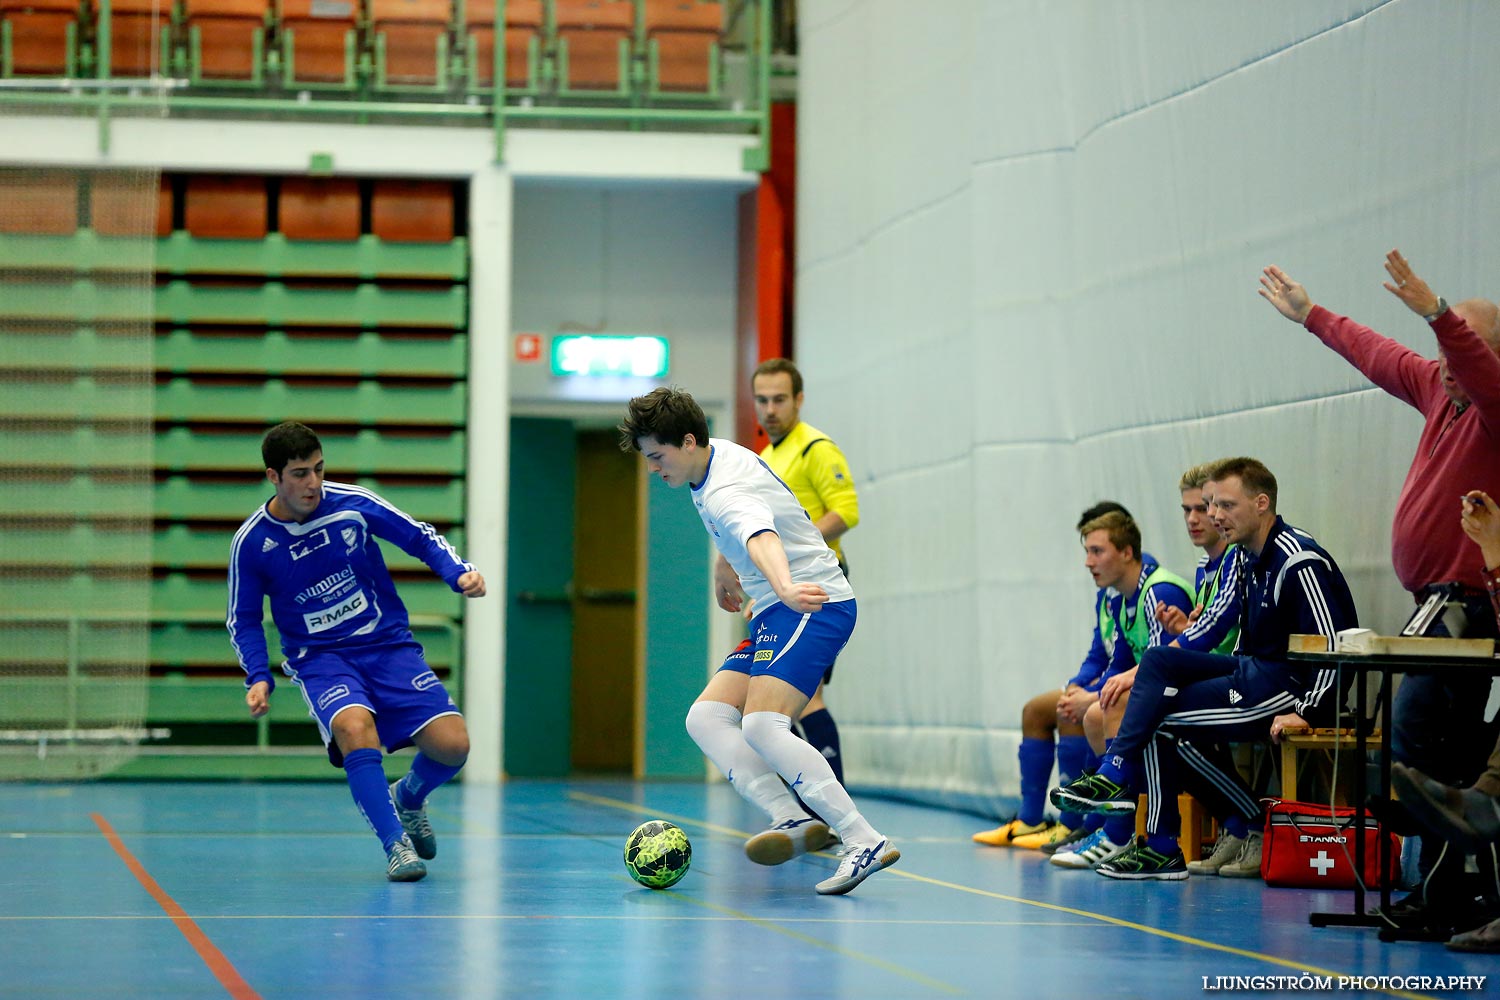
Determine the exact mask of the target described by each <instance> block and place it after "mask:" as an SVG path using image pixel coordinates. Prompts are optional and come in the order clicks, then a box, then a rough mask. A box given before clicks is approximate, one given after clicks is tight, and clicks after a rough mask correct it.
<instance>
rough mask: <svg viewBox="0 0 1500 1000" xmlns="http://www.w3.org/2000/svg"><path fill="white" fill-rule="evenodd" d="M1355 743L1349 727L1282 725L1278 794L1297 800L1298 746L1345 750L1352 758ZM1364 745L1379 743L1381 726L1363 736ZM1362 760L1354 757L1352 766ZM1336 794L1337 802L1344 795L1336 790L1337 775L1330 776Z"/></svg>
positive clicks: (1360, 763) (1313, 748) (1304, 748)
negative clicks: (1283, 726)
mask: <svg viewBox="0 0 1500 1000" xmlns="http://www.w3.org/2000/svg"><path fill="white" fill-rule="evenodd" d="M1356 745H1357V739H1356V737H1355V733H1354V730H1353V729H1351V728H1348V727H1344V728H1339V729H1329V728H1318V729H1315V728H1312V727H1310V726H1295V727H1291V728H1288V729H1284V730H1282V732H1281V797H1282V798H1283V799H1288V800H1291V801H1300V800H1299V798H1298V795H1297V777H1298V773H1297V753H1298V751H1300V750H1322V751H1329V750H1336V751H1338V752H1339V753H1342V754H1347V756H1348V758H1349V759H1351V760H1353V759H1355V754H1354V748H1355V746H1356ZM1365 746H1367V747H1368V746H1376V747H1378V746H1380V730H1379V729H1373V730H1371V731H1370V733H1369V734H1368V735H1367V736H1366V738H1365ZM1363 764H1364V762H1363V761H1360V760H1356V761H1355V766H1356V767H1359V766H1363ZM1332 783H1333V786H1334V792H1335V798H1336V800H1337V801H1338V802H1339V803H1340V804H1347V803H1345V802H1344V799H1345V798H1346V796H1343V795H1342V794H1340V793H1339V791H1338V785H1339V782H1338V775H1337V774H1335V775H1333V777H1332Z"/></svg>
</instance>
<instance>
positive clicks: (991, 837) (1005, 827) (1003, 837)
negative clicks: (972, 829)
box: [974, 819, 1047, 847]
mask: <svg viewBox="0 0 1500 1000" xmlns="http://www.w3.org/2000/svg"><path fill="white" fill-rule="evenodd" d="M1046 829H1047V823H1046V821H1045V820H1044V821H1042V822H1040V823H1022V822H1021V821H1020V820H1018V819H1013V820H1011V821H1010V822H1009V823H1003V824H1001V825H1000V826H997V827H996V828H995V829H993V830H985V831H984V832H982V833H976V834H974V843H976V844H988V845H990V846H991V847H1010V846H1011V845H1012V844H1014V843H1015V838H1016V837H1020V836H1025V835H1027V834H1038V833H1041V832H1042V831H1044V830H1046Z"/></svg>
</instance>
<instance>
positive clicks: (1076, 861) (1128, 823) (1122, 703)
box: [1052, 463, 1245, 875]
mask: <svg viewBox="0 0 1500 1000" xmlns="http://www.w3.org/2000/svg"><path fill="white" fill-rule="evenodd" d="M1212 467H1213V464H1212V463H1203V464H1200V465H1195V466H1193V467H1192V468H1191V469H1188V470H1187V471H1186V472H1184V473H1183V474H1182V478H1181V479H1180V480H1179V481H1178V484H1177V488H1178V491H1179V493H1180V494H1181V499H1182V522H1183V526H1184V527H1185V528H1187V533H1188V539H1189V540H1190V541H1191V542H1192V543H1193V545H1195V546H1197V547H1198V548H1200V549H1202V550H1203V555H1202V556H1200V557H1199V559H1198V565H1197V568H1196V570H1195V571H1194V576H1193V595H1194V600H1193V603H1194V607H1193V610H1192V612H1191V613H1184V611H1183V609H1182V608H1180V607H1178V606H1176V605H1174V604H1171V603H1169V602H1162V603H1160V604H1158V605H1157V608H1156V617H1157V619H1158V620H1159V621H1160V623H1161V626H1162V633H1163V636H1162V637H1161V638H1162V639H1164V640H1165V642H1163V641H1157V642H1155V643H1153V645H1163V644H1165V645H1168V646H1172V647H1175V648H1179V649H1192V650H1197V651H1199V652H1215V653H1231V652H1233V651H1234V644H1235V641H1236V640H1237V639H1238V637H1239V626H1238V620H1239V613H1240V598H1239V592H1240V588H1239V561H1238V559H1236V558H1235V552H1236V547H1235V546H1233V545H1231V544H1229V540H1228V539H1227V538H1225V537H1224V535H1223V534H1222V533H1221V532H1220V531H1219V529H1218V528H1217V527H1216V526H1215V524H1214V522H1213V518H1212V516H1211V515H1210V513H1209V507H1210V506H1211V504H1212V497H1213V484H1212V483H1211V482H1209V480H1208V477H1209V472H1210V471H1211V469H1212ZM1137 661H1139V657H1137ZM1139 669H1140V668H1139V667H1137V666H1132V667H1131V668H1130V669H1129V670H1124V671H1121V672H1119V673H1117V674H1115V675H1114V676H1113V677H1111V678H1110V679H1109V680H1108V681H1106V682H1105V683H1104V685H1103V686H1102V687H1101V688H1100V690H1099V700H1098V702H1096V703H1095V704H1094V705H1093V706H1091V707H1090V708H1089V711H1088V714H1087V715H1085V716H1084V720H1083V728H1084V731H1085V732H1087V733H1088V735H1089V743H1090V746H1091V747H1092V748H1093V750H1094V752H1095V753H1098V754H1100V755H1101V756H1105V757H1107V756H1109V755H1110V752H1111V749H1112V744H1113V743H1114V738H1115V736H1116V735H1117V734H1118V733H1119V731H1120V724H1121V722H1122V721H1123V720H1124V718H1125V708H1126V706H1127V705H1129V703H1130V688H1131V686H1132V685H1133V684H1134V683H1135V676H1136V671H1137V670H1139ZM1185 777H1186V778H1189V779H1191V778H1192V777H1193V774H1192V773H1189V774H1187V775H1185ZM1186 784H1188V785H1189V787H1188V791H1190V792H1193V793H1194V794H1195V795H1202V796H1203V797H1204V798H1209V797H1210V796H1209V795H1208V794H1207V793H1206V791H1205V790H1204V789H1202V788H1200V787H1199V785H1198V784H1197V782H1196V781H1188V782H1186ZM1228 822H1229V826H1230V827H1232V828H1234V829H1233V830H1232V831H1231V833H1230V836H1229V837H1221V838H1220V844H1221V846H1222V849H1216V850H1215V851H1214V853H1213V856H1212V857H1210V858H1204V859H1200V860H1198V861H1191V862H1189V863H1188V866H1187V867H1188V871H1189V872H1192V873H1193V874H1202V875H1206V874H1215V873H1217V872H1218V870H1219V868H1221V867H1222V866H1223V865H1225V864H1226V863H1228V862H1232V861H1235V860H1236V859H1237V856H1238V855H1237V851H1238V848H1239V846H1240V844H1241V843H1242V842H1243V838H1244V836H1245V832H1244V831H1243V830H1240V829H1238V828H1239V826H1242V825H1243V824H1242V823H1240V822H1238V821H1237V820H1236V818H1234V817H1231V818H1230V820H1229V821H1228ZM1134 825H1135V822H1134V818H1133V817H1131V816H1130V815H1129V814H1128V813H1126V814H1122V815H1121V816H1118V817H1111V819H1110V820H1109V821H1107V822H1106V821H1105V820H1104V819H1103V817H1102V816H1101V814H1099V813H1091V814H1090V815H1089V818H1088V820H1087V822H1086V823H1085V826H1086V827H1088V828H1089V829H1096V828H1098V829H1099V832H1098V833H1097V834H1095V836H1094V838H1092V839H1094V843H1092V844H1089V843H1087V842H1085V843H1083V844H1080V845H1079V846H1078V847H1077V848H1075V849H1073V850H1072V851H1069V852H1067V853H1060V854H1054V855H1053V857H1052V863H1053V864H1055V865H1060V866H1062V867H1065V868H1093V867H1096V866H1098V865H1099V864H1101V863H1103V862H1105V861H1108V860H1110V859H1111V858H1113V857H1114V856H1115V855H1116V854H1118V853H1119V852H1120V851H1122V850H1124V849H1125V847H1126V846H1128V845H1129V842H1130V839H1131V836H1132V834H1133V830H1134ZM1236 836H1237V837H1239V838H1240V839H1232V838H1234V837H1236ZM1122 837H1123V839H1122ZM1230 874H1233V872H1232V871H1231V873H1230Z"/></svg>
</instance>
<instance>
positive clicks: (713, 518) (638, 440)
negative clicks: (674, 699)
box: [620, 388, 901, 895]
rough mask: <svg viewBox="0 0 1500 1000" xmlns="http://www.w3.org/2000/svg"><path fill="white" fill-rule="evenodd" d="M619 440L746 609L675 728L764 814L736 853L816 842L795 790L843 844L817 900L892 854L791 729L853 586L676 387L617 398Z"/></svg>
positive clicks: (792, 501)
mask: <svg viewBox="0 0 1500 1000" xmlns="http://www.w3.org/2000/svg"><path fill="white" fill-rule="evenodd" d="M620 448H621V450H624V451H630V450H635V451H638V452H640V453H641V455H642V456H643V457H644V458H645V460H646V467H647V468H648V469H649V470H650V471H651V473H652V475H655V476H659V477H661V479H662V481H664V482H665V483H666V484H667V485H668V486H672V487H678V486H682V485H684V484H687V485H688V486H689V487H690V490H691V493H692V498H693V506H694V507H696V508H697V510H698V514H699V516H700V517H702V518H703V525H704V527H705V528H707V529H708V533H709V534H710V535H711V536H712V537H713V540H714V545H715V546H717V548H718V550H719V559H718V560H717V562H716V564H715V569H714V590H715V593H716V594H717V595H718V602H719V606H720V607H721V608H723V609H724V610H725V611H735V612H737V611H739V610H740V609H741V608H742V607H743V606H744V600H745V599H746V598H748V599H749V600H750V601H751V602H752V603H753V605H754V608H755V612H756V614H755V617H754V619H753V620H752V621H751V626H750V630H751V633H752V635H753V636H754V640H753V642H754V645H753V649H754V652H753V653H752V654H751V655H750V656H749V657H748V658H736V657H731V658H730V659H729V660H726V661H725V663H724V666H723V667H721V668H720V669H719V671H718V672H717V673H715V674H714V676H713V677H712V678H710V680H709V682H708V686H707V687H705V688H704V689H703V693H702V694H701V695H699V696H698V700H697V701H695V702H694V703H693V706H692V708H690V709H689V710H688V714H687V730H688V733H689V735H691V736H692V737H693V740H694V742H696V743H697V744H698V746H699V747H700V748H701V749H702V750H703V753H704V754H705V755H706V756H707V757H708V758H709V759H710V760H712V761H713V762H714V764H715V765H716V766H717V767H718V768H719V770H720V771H722V772H723V773H724V776H725V777H726V778H728V779H729V783H730V784H731V785H732V786H733V787H734V790H735V791H736V792H738V793H739V794H740V796H741V797H743V798H744V799H745V800H746V801H747V802H749V803H750V804H752V805H754V806H757V807H759V808H760V809H761V810H762V811H763V812H764V813H765V814H766V815H767V816H768V817H770V820H771V826H770V828H769V829H767V830H765V831H764V832H762V833H759V834H756V835H755V836H754V837H751V838H750V840H749V841H747V842H746V844H745V854H746V856H748V857H749V858H750V860H751V861H754V862H756V863H757V864H763V865H778V864H781V863H783V862H785V861H790V860H791V859H792V858H794V857H796V856H797V855H799V854H803V853H806V852H807V851H808V850H810V849H811V850H816V849H817V848H819V847H821V846H822V844H823V843H824V841H825V839H826V837H827V834H828V827H827V826H825V825H824V824H823V823H822V822H819V821H818V820H816V819H814V818H812V817H810V816H808V815H807V814H806V813H805V812H804V811H803V809H802V807H801V806H800V805H799V804H798V802H797V799H796V797H794V796H793V795H792V794H791V792H789V791H788V790H787V788H786V785H783V784H782V779H783V778H784V779H786V783H787V784H788V785H790V786H791V787H792V788H793V789H795V790H796V791H797V793H798V795H800V796H801V797H802V799H803V801H805V802H806V803H807V804H808V805H809V806H810V807H811V808H813V809H815V810H816V811H817V813H818V815H820V816H822V817H823V818H824V819H825V820H827V821H828V823H831V824H832V825H833V829H834V831H835V832H837V833H838V835H839V837H840V839H841V840H843V842H844V851H843V857H842V860H841V861H840V863H839V867H838V870H837V871H836V872H835V873H834V875H833V876H832V877H831V878H828V879H824V880H823V881H821V882H819V883H818V884H817V887H816V888H817V891H818V892H819V893H820V894H822V895H836V894H840V893H845V892H848V891H849V890H851V889H853V888H854V887H855V886H857V885H859V883H860V882H862V881H864V880H865V879H866V878H867V877H869V876H870V875H873V874H874V873H875V872H878V871H880V870H881V869H882V868H887V867H889V866H891V865H893V864H895V863H896V860H897V859H898V858H900V857H901V852H900V851H898V850H896V848H895V846H894V845H893V844H892V843H891V842H890V840H889V839H888V838H886V837H885V836H883V835H881V834H880V833H877V832H876V830H875V828H874V827H872V826H871V825H870V824H869V822H868V821H867V820H866V819H865V818H864V817H863V816H862V815H860V812H859V809H858V808H856V807H855V805H854V800H853V799H851V798H850V797H849V793H848V792H847V791H845V790H844V787H843V785H841V784H839V781H838V779H837V778H835V777H834V775H833V769H832V768H831V767H829V764H828V761H827V760H826V759H824V757H823V755H822V754H820V753H819V752H818V751H817V750H815V749H814V748H813V747H812V746H811V745H809V744H808V743H807V742H806V741H804V740H801V739H798V738H797V737H796V736H795V735H794V734H793V733H792V729H791V723H792V720H793V719H795V718H796V717H797V715H798V713H799V712H801V711H802V708H803V706H805V705H806V704H807V700H808V699H809V698H810V697H811V696H812V694H813V692H814V691H816V690H817V689H818V683H819V681H821V680H822V679H823V672H824V671H825V670H826V669H827V668H828V665H829V664H831V663H832V662H833V660H834V657H836V656H837V655H838V653H839V650H841V649H843V647H844V644H845V643H847V642H848V641H849V636H850V635H851V634H852V633H853V632H854V621H855V617H856V611H855V602H854V591H853V590H852V589H851V588H850V586H849V581H848V580H846V579H845V578H844V574H843V573H842V572H841V571H840V570H839V564H838V560H837V559H836V558H835V557H834V554H833V550H832V549H830V548H829V547H828V545H827V543H826V542H824V541H823V536H822V535H821V534H820V533H819V532H818V529H817V528H816V527H815V526H814V525H813V523H812V519H811V518H810V517H808V514H807V511H805V510H804V509H803V508H802V505H801V504H800V503H799V502H798V501H797V498H796V496H794V495H793V494H792V491H791V490H790V489H789V488H787V485H786V484H785V483H783V482H782V481H781V480H780V479H778V478H776V475H775V474H774V473H772V472H771V470H770V468H769V467H767V465H766V464H765V462H763V461H762V460H761V459H760V458H759V457H758V456H757V455H756V454H755V453H754V452H752V451H750V450H748V449H746V448H742V447H740V446H739V445H737V444H735V443H734V442H732V441H726V440H723V439H721V438H710V437H709V436H708V420H707V419H706V418H705V417H704V415H703V410H702V409H701V408H700V407H699V406H698V404H697V403H696V402H694V400H693V397H692V396H690V395H688V394H687V393H686V392H684V391H682V390H681V389H675V388H661V389H655V390H653V391H651V392H649V393H647V394H646V395H644V396H637V397H636V398H635V399H632V400H631V401H630V408H629V412H628V414H627V416H626V418H625V423H624V424H622V425H621V426H620Z"/></svg>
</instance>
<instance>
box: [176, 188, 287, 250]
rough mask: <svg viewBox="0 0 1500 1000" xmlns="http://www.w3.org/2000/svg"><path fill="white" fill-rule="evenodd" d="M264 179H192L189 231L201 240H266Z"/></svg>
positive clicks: (187, 213) (187, 219)
mask: <svg viewBox="0 0 1500 1000" xmlns="http://www.w3.org/2000/svg"><path fill="white" fill-rule="evenodd" d="M266 207H267V200H266V179H265V178H264V177H190V178H188V182H187V197H186V199H185V202H184V221H185V222H186V224H187V230H188V232H189V233H192V234H193V235H194V236H196V237H198V238H200V239H220V240H261V239H265V237H266V231H267V228H268V227H267V223H266Z"/></svg>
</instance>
